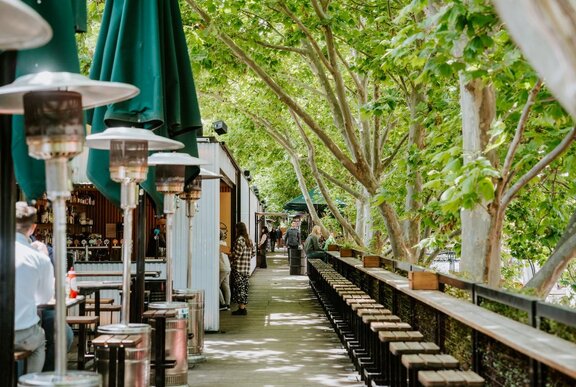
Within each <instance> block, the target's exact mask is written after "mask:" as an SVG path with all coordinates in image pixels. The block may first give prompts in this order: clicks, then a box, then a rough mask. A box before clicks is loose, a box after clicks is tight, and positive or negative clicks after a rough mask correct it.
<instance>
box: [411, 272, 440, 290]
mask: <svg viewBox="0 0 576 387" xmlns="http://www.w3.org/2000/svg"><path fill="white" fill-rule="evenodd" d="M408 283H409V285H410V289H412V290H438V275H437V274H436V273H432V272H429V271H411V272H408Z"/></svg>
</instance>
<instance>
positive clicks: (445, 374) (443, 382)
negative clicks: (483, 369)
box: [418, 370, 485, 387]
mask: <svg viewBox="0 0 576 387" xmlns="http://www.w3.org/2000/svg"><path fill="white" fill-rule="evenodd" d="M418 381H419V382H420V383H421V384H422V385H423V386H424V387H436V386H438V387H440V386H474V387H482V386H484V382H485V381H484V378H483V377H481V376H480V375H478V374H477V373H475V372H473V371H460V370H443V371H420V372H418Z"/></svg>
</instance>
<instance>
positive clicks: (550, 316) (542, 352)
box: [330, 252, 576, 386]
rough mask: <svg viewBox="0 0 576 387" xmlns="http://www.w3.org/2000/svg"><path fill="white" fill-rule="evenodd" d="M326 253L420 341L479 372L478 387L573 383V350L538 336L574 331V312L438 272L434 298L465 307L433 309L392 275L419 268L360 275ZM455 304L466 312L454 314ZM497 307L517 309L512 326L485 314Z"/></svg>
mask: <svg viewBox="0 0 576 387" xmlns="http://www.w3.org/2000/svg"><path fill="white" fill-rule="evenodd" d="M330 253H331V254H332V255H333V256H334V258H335V259H333V260H332V264H333V266H334V268H335V269H336V270H337V271H338V272H339V273H340V274H342V275H343V276H345V277H346V278H347V279H348V280H350V281H352V282H353V283H354V284H355V285H356V286H358V287H360V288H361V289H362V290H364V291H365V292H366V293H368V294H369V295H370V296H371V297H372V298H374V299H375V300H376V301H378V302H379V303H381V304H383V305H384V306H385V307H386V308H388V309H390V310H391V311H392V312H393V313H394V314H396V315H398V316H399V317H400V319H401V320H402V321H405V322H408V323H410V324H411V325H412V327H413V328H414V329H417V330H419V331H420V332H421V333H422V334H423V335H424V337H425V339H426V340H428V341H434V342H435V343H437V344H438V345H439V346H440V348H441V349H442V351H444V352H446V353H449V354H451V355H453V356H454V357H456V358H457V359H458V360H460V362H461V364H462V365H463V367H464V368H470V369H473V370H474V371H475V372H477V373H479V374H481V375H482V376H483V377H484V378H485V379H486V385H488V386H512V385H516V386H523V385H531V386H548V385H550V386H564V385H566V386H572V385H576V350H574V349H575V348H576V347H575V346H574V344H573V343H569V342H567V341H565V340H561V339H558V338H556V337H554V336H551V335H549V334H548V333H545V332H546V331H548V332H549V331H551V329H550V325H557V324H563V325H565V326H566V327H567V328H568V330H569V329H570V328H574V327H576V312H575V311H573V310H570V309H568V308H564V307H560V306H553V305H550V304H547V303H545V302H542V301H540V300H539V299H536V298H534V297H529V296H525V295H519V294H513V293H510V292H506V291H502V290H495V289H491V288H488V287H486V286H484V285H482V284H476V283H473V282H470V281H466V280H462V279H460V278H456V277H454V276H451V275H447V274H439V275H438V279H439V283H440V292H442V293H451V292H454V291H459V292H461V293H462V292H463V293H464V296H465V297H461V298H467V301H469V303H467V302H465V301H463V300H462V299H458V298H453V304H454V310H451V307H446V306H445V304H449V305H450V304H452V301H451V300H452V298H449V297H448V294H446V295H443V296H442V297H440V298H441V299H442V303H436V302H435V298H434V297H436V296H434V295H435V294H438V292H421V291H412V290H409V289H408V286H407V284H408V281H407V279H405V278H403V277H402V276H400V275H398V273H399V272H400V273H406V272H409V271H422V270H425V269H424V268H422V267H419V266H417V265H412V264H409V263H406V262H399V261H395V260H391V259H385V258H382V259H381V268H380V269H366V268H363V267H362V266H361V262H360V261H358V260H356V259H354V258H339V256H338V253H333V252H330ZM382 268H384V269H387V270H388V271H384V270H382ZM436 299H438V297H436ZM471 303H474V304H475V305H476V306H473V305H471ZM463 304H468V305H470V306H469V307H465V308H462V305H463ZM464 306H465V305H464ZM502 306H506V307H511V308H514V309H515V310H517V311H519V313H517V314H516V315H513V316H511V317H515V318H514V320H516V321H511V320H510V319H509V318H506V317H503V316H502V317H498V316H495V315H493V313H492V312H489V311H488V310H486V309H485V307H490V309H493V311H497V309H498V308H500V309H502V308H503V307H502ZM471 308H472V309H471ZM474 308H476V309H474ZM464 310H466V311H465V312H463V311H464ZM509 317H510V316H509ZM486 321H490V323H489V324H487V323H486ZM542 321H546V322H547V323H546V324H542ZM550 322H552V323H553V324H550ZM522 324H526V325H522ZM487 325H494V326H487ZM522 326H525V327H526V328H525V329H524V328H522ZM532 327H533V328H532ZM537 329H540V330H541V331H538V330H537ZM503 332H506V334H503ZM531 345H532V347H530V346H531ZM555 348H556V350H555Z"/></svg>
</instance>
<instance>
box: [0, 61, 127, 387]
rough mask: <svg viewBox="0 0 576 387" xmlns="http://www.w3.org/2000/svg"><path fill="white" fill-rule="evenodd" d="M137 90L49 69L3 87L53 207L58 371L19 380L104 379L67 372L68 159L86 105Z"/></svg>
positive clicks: (80, 141) (0, 91) (7, 108)
mask: <svg viewBox="0 0 576 387" xmlns="http://www.w3.org/2000/svg"><path fill="white" fill-rule="evenodd" d="M138 93H139V90H138V88H136V87H134V86H131V85H128V84H123V83H113V82H101V81H93V80H90V79H88V78H86V77H84V76H82V75H79V74H72V73H50V72H42V73H37V74H30V75H25V76H23V77H20V78H18V79H16V80H15V81H14V82H13V83H11V84H9V85H7V86H4V87H0V112H2V113H12V114H22V113H24V120H25V127H26V143H27V144H28V153H29V155H30V156H31V157H33V158H36V159H39V160H44V161H45V164H46V193H47V196H48V199H50V201H51V202H52V207H53V210H54V225H53V233H54V239H53V240H54V266H55V270H54V273H55V279H56V281H55V290H56V305H55V310H56V318H55V322H54V336H55V340H54V341H55V352H56V359H55V371H54V372H47V373H39V374H31V375H30V374H29V375H24V376H23V377H22V378H20V380H19V385H22V386H31V385H44V386H45V385H79V384H82V383H85V384H86V385H93V384H94V383H96V385H99V381H100V376H99V375H97V374H94V373H90V372H88V373H84V372H73V373H67V372H66V356H67V355H66V333H65V325H66V292H65V277H66V255H67V252H66V200H67V199H69V198H70V190H71V182H70V179H69V175H70V173H69V170H68V160H69V159H71V158H72V157H74V156H76V155H78V154H79V153H80V152H81V151H82V148H83V146H84V136H85V134H84V124H83V118H84V117H83V112H82V109H89V108H93V107H96V106H101V105H105V104H109V103H113V102H117V101H122V100H125V99H128V98H132V97H133V96H135V95H137V94H138ZM82 385H84V384H82Z"/></svg>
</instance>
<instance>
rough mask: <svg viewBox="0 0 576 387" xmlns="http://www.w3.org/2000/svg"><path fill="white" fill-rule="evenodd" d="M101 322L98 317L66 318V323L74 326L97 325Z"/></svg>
mask: <svg viewBox="0 0 576 387" xmlns="http://www.w3.org/2000/svg"><path fill="white" fill-rule="evenodd" d="M99 320H100V317H98V316H66V322H67V323H68V324H70V325H72V324H96V323H97V322H98V321H99Z"/></svg>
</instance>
